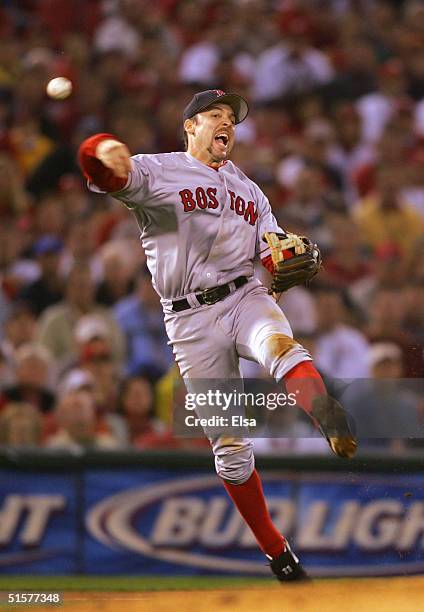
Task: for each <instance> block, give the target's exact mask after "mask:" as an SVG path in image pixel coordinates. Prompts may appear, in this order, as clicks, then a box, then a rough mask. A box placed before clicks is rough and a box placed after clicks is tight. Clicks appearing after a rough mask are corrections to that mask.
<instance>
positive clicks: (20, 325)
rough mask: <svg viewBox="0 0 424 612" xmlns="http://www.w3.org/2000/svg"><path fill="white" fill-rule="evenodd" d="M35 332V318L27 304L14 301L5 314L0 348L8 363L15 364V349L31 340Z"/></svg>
mask: <svg viewBox="0 0 424 612" xmlns="http://www.w3.org/2000/svg"><path fill="white" fill-rule="evenodd" d="M36 333H37V319H36V317H35V315H34V313H33V312H32V310H31V308H30V307H29V306H28V304H25V303H24V302H14V303H13V304H12V306H11V308H10V310H9V312H8V314H7V315H6V320H5V324H4V329H3V339H2V342H1V345H0V346H1V350H2V353H3V355H4V357H5V359H6V360H7V361H8V363H9V365H10V366H11V367H13V366H14V365H15V359H16V351H17V350H18V349H19V347H20V346H22V345H24V344H27V343H29V342H33V341H34V340H35V337H36Z"/></svg>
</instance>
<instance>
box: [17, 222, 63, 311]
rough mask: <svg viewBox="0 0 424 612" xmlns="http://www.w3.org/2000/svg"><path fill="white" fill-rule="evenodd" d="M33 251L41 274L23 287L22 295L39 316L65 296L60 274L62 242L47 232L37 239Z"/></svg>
mask: <svg viewBox="0 0 424 612" xmlns="http://www.w3.org/2000/svg"><path fill="white" fill-rule="evenodd" d="M32 251H33V254H34V256H35V257H36V260H37V263H38V265H39V267H40V276H39V278H37V280H35V281H34V282H32V283H30V284H29V285H27V286H26V287H24V288H23V289H22V291H21V294H20V297H21V299H22V300H24V301H26V302H27V303H28V304H30V305H31V308H32V310H33V311H34V313H35V314H36V315H37V316H38V315H40V314H41V313H42V312H43V310H45V309H46V308H48V307H49V306H53V304H56V303H57V302H60V301H61V300H62V298H63V281H62V278H61V277H60V276H59V258H60V253H61V251H62V242H61V240H59V239H58V238H56V236H53V235H51V234H45V235H44V236H42V237H41V238H39V240H37V242H36V243H35V244H34V247H33V249H32Z"/></svg>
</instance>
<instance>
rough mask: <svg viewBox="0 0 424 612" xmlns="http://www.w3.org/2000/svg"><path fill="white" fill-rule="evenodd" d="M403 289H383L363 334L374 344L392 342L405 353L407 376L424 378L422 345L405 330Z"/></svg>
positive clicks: (370, 312)
mask: <svg viewBox="0 0 424 612" xmlns="http://www.w3.org/2000/svg"><path fill="white" fill-rule="evenodd" d="M401 289H402V286H401V285H398V286H393V285H390V286H381V287H379V288H378V289H377V290H376V291H375V293H374V295H373V298H372V300H371V303H370V307H369V310H368V321H367V324H366V326H365V329H364V332H365V334H366V336H367V338H368V339H369V341H371V342H392V343H395V344H397V345H398V346H400V347H401V348H402V350H403V367H404V369H405V376H406V377H408V378H409V377H413V378H415V377H418V378H421V377H422V373H423V372H424V355H423V345H422V343H421V342H420V340H419V339H418V338H417V337H413V336H411V335H410V334H409V333H408V331H407V330H406V329H405V318H406V313H407V310H406V309H407V303H406V302H405V301H404V300H403V299H399V296H402V291H401Z"/></svg>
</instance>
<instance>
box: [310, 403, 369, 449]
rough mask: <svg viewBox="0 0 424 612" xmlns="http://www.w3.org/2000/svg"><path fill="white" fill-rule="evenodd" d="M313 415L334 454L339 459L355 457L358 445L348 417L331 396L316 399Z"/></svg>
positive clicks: (313, 405)
mask: <svg viewBox="0 0 424 612" xmlns="http://www.w3.org/2000/svg"><path fill="white" fill-rule="evenodd" d="M311 415H312V417H313V418H314V419H315V421H316V422H317V424H318V428H319V430H320V432H321V433H322V435H323V436H324V438H325V439H326V440H327V442H328V444H329V446H330V448H331V450H332V451H333V453H334V454H335V455H337V456H338V457H345V458H348V459H350V458H351V457H353V455H354V454H355V453H356V448H357V446H358V444H357V442H356V439H355V436H354V435H353V433H352V430H351V428H350V425H349V421H348V415H347V413H346V411H345V410H344V408H343V407H342V406H341V405H340V404H339V402H338V401H337V400H335V399H334V398H333V397H331V396H330V395H321V396H319V397H317V398H315V399H314V401H313V404H312V412H311Z"/></svg>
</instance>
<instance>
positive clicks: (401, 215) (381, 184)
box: [353, 165, 424, 260]
mask: <svg viewBox="0 0 424 612" xmlns="http://www.w3.org/2000/svg"><path fill="white" fill-rule="evenodd" d="M401 171H402V170H401V169H399V167H397V166H387V165H385V166H380V167H379V169H378V172H377V188H376V191H375V193H373V194H370V195H369V196H368V197H367V198H365V199H364V200H362V201H360V202H358V204H357V205H356V207H355V210H354V213H353V214H354V219H355V221H356V223H357V226H358V230H359V232H360V234H361V236H362V238H363V242H364V244H366V245H367V246H369V247H370V248H371V249H376V248H378V247H379V246H381V245H383V244H386V243H388V242H390V243H392V244H395V245H397V246H398V247H399V249H400V251H401V254H402V256H403V257H405V258H406V259H408V260H409V258H410V257H411V255H412V253H413V252H414V250H415V248H416V243H417V241H418V240H419V239H420V238H421V237H422V235H423V232H424V222H423V219H422V217H421V215H420V214H419V213H417V212H416V211H415V210H414V209H413V208H412V207H410V206H408V204H407V203H404V202H401V201H400V197H399V191H400V186H401V182H400V181H401V178H402V177H401Z"/></svg>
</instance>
